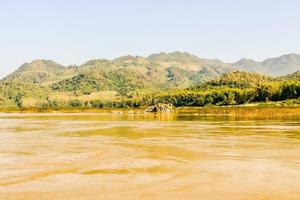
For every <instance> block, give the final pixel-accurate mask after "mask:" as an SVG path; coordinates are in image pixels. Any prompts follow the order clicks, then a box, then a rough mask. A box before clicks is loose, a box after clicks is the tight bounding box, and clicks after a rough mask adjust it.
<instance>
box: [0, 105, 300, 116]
mask: <svg viewBox="0 0 300 200" xmlns="http://www.w3.org/2000/svg"><path fill="white" fill-rule="evenodd" d="M145 109H146V107H142V108H99V109H95V108H81V109H78V108H62V109H47V110H45V109H39V108H22V109H15V108H10V109H0V112H1V113H53V114H55V113H58V114H59V113H112V114H116V115H122V114H131V115H135V114H144V113H145ZM176 113H180V114H203V115H209V114H219V115H282V114H287V115H291V114H300V104H294V105H289V106H288V105H281V104H279V103H276V104H275V103H274V102H272V103H263V104H262V103H255V104H244V105H235V106H205V107H179V108H177V111H176ZM160 114H170V113H160Z"/></svg>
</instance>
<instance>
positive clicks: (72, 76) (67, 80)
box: [0, 51, 300, 107]
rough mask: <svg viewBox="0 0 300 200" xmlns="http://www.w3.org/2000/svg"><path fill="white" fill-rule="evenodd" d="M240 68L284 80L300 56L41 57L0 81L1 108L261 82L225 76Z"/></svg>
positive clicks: (297, 66)
mask: <svg viewBox="0 0 300 200" xmlns="http://www.w3.org/2000/svg"><path fill="white" fill-rule="evenodd" d="M236 70H239V71H247V72H252V73H260V74H265V75H270V76H271V75H273V76H280V77H279V78H282V76H284V75H287V74H290V73H293V72H295V71H297V70H300V55H297V54H289V55H283V56H280V57H278V58H271V59H266V60H265V61H263V62H256V61H254V60H250V59H242V60H239V61H238V62H236V63H224V62H222V61H221V60H218V59H204V58H199V57H197V56H195V55H192V54H190V53H186V52H178V51H177V52H172V53H158V54H152V55H150V56H149V57H141V56H130V55H128V56H122V57H119V58H116V59H113V60H108V59H94V60H89V61H87V62H86V63H84V64H82V65H79V66H76V65H75V66H63V65H61V64H58V63H56V62H54V61H51V60H42V59H38V60H34V61H32V62H30V63H25V64H23V65H22V66H21V67H20V68H19V69H18V70H16V71H15V72H13V73H12V74H10V75H9V76H7V77H5V78H4V79H2V80H1V81H0V107H1V105H2V104H5V105H8V104H9V103H8V102H10V104H14V101H15V100H16V99H18V98H20V96H21V97H22V98H23V101H24V102H30V103H29V105H34V104H35V103H36V102H43V101H45V100H46V99H48V100H49V99H51V98H52V99H53V98H54V99H65V100H69V99H74V98H81V97H82V98H95V99H97V98H107V97H108V96H109V95H105V94H104V93H105V92H108V91H109V92H110V94H114V95H119V96H124V95H125V96H126V95H129V94H131V93H132V92H134V91H162V90H165V91H167V90H170V89H176V88H177V89H180V88H189V87H193V86H195V85H199V84H201V83H203V82H207V81H210V80H213V79H215V80H218V79H216V78H218V77H222V78H223V80H226V79H231V80H232V79H234V80H238V82H236V83H237V84H247V82H251V81H253V80H254V81H258V80H259V78H258V77H257V76H256V75H254V74H252V75H246V74H243V73H240V74H234V73H233V74H230V77H229V75H227V77H226V75H224V74H228V73H230V72H233V71H236ZM222 75H224V76H222ZM292 77H297V76H296V75H294V76H292ZM263 79H264V78H263ZM290 79H291V78H290ZM236 83H233V84H236ZM100 93H101V94H102V93H103V94H104V95H102V96H101V95H100ZM98 94H99V95H100V96H99V95H98ZM24 99H25V100H24Z"/></svg>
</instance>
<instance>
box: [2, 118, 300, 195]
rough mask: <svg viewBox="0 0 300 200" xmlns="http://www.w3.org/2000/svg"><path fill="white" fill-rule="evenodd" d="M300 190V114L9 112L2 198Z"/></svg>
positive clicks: (5, 126) (289, 192)
mask: <svg viewBox="0 0 300 200" xmlns="http://www.w3.org/2000/svg"><path fill="white" fill-rule="evenodd" d="M299 191H300V116H299V115H291V116H288V115H284V116H228V115H205V116H204V115H198V114H196V113H179V114H172V115H171V114H169V115H153V114H146V115H145V114H136V115H133V114H132V115H130V114H104V113H102V114H1V115H0V199H5V200H6V199H7V200H10V199H46V200H47V199H51V200H52V199H75V200H76V199H130V200H131V199H209V200H211V199H212V200H214V199H216V200H227V199H228V200H229V199H230V200H231V199H238V200H240V199H241V200H244V199H246V200H248V199H249V200H252V199H253V200H254V199H255V200H256V199H261V200H266V199H270V200H271V199H272V200H274V199H275V200H276V199H284V200H286V199H292V200H294V199H295V200H296V199H297V200H298V199H300V193H299Z"/></svg>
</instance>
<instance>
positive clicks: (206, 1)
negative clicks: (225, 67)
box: [0, 0, 300, 78]
mask: <svg viewBox="0 0 300 200" xmlns="http://www.w3.org/2000/svg"><path fill="white" fill-rule="evenodd" d="M172 51H185V52H190V53H192V54H195V55H197V56H199V57H203V58H219V59H221V60H223V61H225V62H235V61H237V60H239V59H241V58H251V59H255V60H258V61H260V60H263V59H265V58H269V57H277V56H280V55H282V54H288V53H300V1H299V0H85V1H83V0H26V1H24V0H0V78H2V77H4V76H5V75H7V74H9V73H11V72H13V71H14V70H16V69H17V68H18V67H19V66H20V65H21V64H23V63H25V62H30V61H32V60H34V59H51V60H54V61H56V62H58V63H61V64H64V65H71V64H82V63H84V62H86V61H87V60H89V59H95V58H110V59H112V58H115V57H119V56H123V55H129V54H130V55H140V56H148V55H150V54H152V53H158V52H172Z"/></svg>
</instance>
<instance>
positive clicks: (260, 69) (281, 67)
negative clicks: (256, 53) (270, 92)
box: [231, 54, 300, 76]
mask: <svg viewBox="0 0 300 200" xmlns="http://www.w3.org/2000/svg"><path fill="white" fill-rule="evenodd" d="M231 67H233V68H235V69H238V70H244V71H249V72H256V73H262V74H265V75H269V76H283V75H287V74H290V73H293V72H295V71H297V70H300V55H298V54H287V55H282V56H280V57H276V58H269V59H266V60H264V61H262V62H256V61H254V60H250V59H242V60H240V61H238V62H236V63H233V64H232V65H231Z"/></svg>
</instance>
